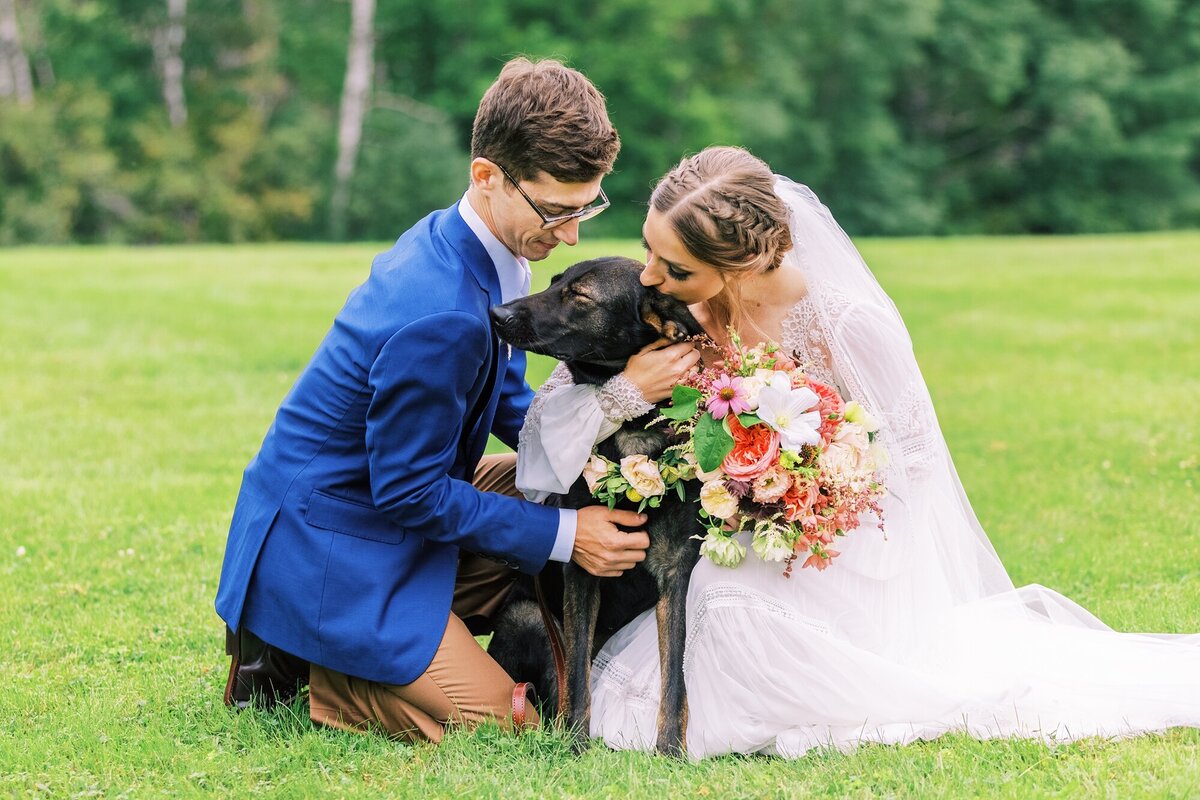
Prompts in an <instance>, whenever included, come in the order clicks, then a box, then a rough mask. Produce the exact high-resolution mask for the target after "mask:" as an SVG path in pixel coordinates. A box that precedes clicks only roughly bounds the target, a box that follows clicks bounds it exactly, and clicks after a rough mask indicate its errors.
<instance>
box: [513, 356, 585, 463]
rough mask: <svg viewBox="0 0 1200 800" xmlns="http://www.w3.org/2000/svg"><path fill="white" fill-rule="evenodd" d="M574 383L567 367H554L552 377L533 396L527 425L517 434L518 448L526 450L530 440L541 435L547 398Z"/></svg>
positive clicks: (559, 365)
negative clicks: (543, 407)
mask: <svg viewBox="0 0 1200 800" xmlns="http://www.w3.org/2000/svg"><path fill="white" fill-rule="evenodd" d="M572 384H574V381H573V380H572V379H571V371H570V370H569V369H567V365H566V364H563V363H562V362H559V364H558V365H557V366H555V367H554V371H553V372H551V373H550V377H549V378H546V382H545V383H543V384H542V385H541V386H540V387H539V388H538V390H537V393H536V394H534V396H533V401H532V402H531V403H530V404H529V410H528V411H527V412H525V423H524V424H523V425H522V426H521V432H520V433H519V434H517V446H518V447H520V448H522V449H524V448H525V447H526V444H527V442H528V441H529V440H530V439H533V438H535V437H538V436H540V435H541V420H542V406H544V405H545V404H546V398H547V397H549V396H550V393H551V392H553V391H554V390H555V389H559V388H561V387H563V386H571V385H572Z"/></svg>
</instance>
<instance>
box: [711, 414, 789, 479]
mask: <svg viewBox="0 0 1200 800" xmlns="http://www.w3.org/2000/svg"><path fill="white" fill-rule="evenodd" d="M726 419H727V420H729V432H730V433H732V434H733V450H731V451H730V453H729V455H727V456H725V461H724V462H722V463H721V469H722V470H724V472H725V474H726V475H728V476H729V477H731V478H733V479H734V480H742V481H749V480H754V479H755V478H757V477H758V476H759V475H761V474H763V473H764V472H766V471H767V469H768V468H769V467H770V466H771V465H772V464H774V463H775V461H776V460H777V459H778V458H779V434H778V433H776V432H775V431H773V430H771V428H770V427H768V426H767V425H765V424H764V423H761V422H760V423H758V424H756V425H751V426H750V427H749V428H747V427H745V426H744V425H742V423H741V422H740V421H739V420H738V418H737V416H736V415H734V414H730V415H728V416H727V417H726Z"/></svg>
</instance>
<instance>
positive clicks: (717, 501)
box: [700, 479, 738, 519]
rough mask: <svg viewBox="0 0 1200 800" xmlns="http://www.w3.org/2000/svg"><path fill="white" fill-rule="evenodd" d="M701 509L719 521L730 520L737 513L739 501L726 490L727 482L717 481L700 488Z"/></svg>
mask: <svg viewBox="0 0 1200 800" xmlns="http://www.w3.org/2000/svg"><path fill="white" fill-rule="evenodd" d="M700 507H701V508H703V509H704V510H705V511H707V512H708V513H709V514H712V515H713V516H714V517H716V518H717V519H729V518H730V517H732V516H733V515H734V514H736V513H737V511H738V501H737V498H736V497H734V496H733V495H731V494H730V493H729V490H728V489H726V488H725V481H723V480H720V479H717V480H711V481H709V482H708V483H706V484H704V485H703V486H701V487H700Z"/></svg>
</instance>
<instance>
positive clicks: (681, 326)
mask: <svg viewBox="0 0 1200 800" xmlns="http://www.w3.org/2000/svg"><path fill="white" fill-rule="evenodd" d="M641 312H642V321H643V322H645V323H646V324H647V325H649V326H650V327H651V328H654V330H656V331H658V333H659V335H660V336H662V337H663V338H664V339H667V340H668V341H672V342H682V341H683V340H684V339H686V338H688V337H689V336H699V335H700V334H702V333H704V329H703V328H701V327H700V323H699V322H696V318H695V317H693V316H692V312H690V311H688V307H687V306H686V305H684V304H683V303H681V302H680V301H678V300H676V299H675V298H674V297H671V296H670V295H666V294H663V293H662V292H658V291H655V290H654V289H647V290H646V291H645V294H644V295H643V296H642V306H641Z"/></svg>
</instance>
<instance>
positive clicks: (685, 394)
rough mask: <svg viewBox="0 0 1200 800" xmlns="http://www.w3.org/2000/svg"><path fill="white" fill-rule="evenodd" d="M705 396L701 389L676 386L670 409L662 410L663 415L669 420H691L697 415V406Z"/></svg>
mask: <svg viewBox="0 0 1200 800" xmlns="http://www.w3.org/2000/svg"><path fill="white" fill-rule="evenodd" d="M703 396H704V395H703V394H701V393H700V390H699V389H693V388H692V387H691V386H676V387H675V388H674V389H672V390H671V405H670V407H668V408H664V409H662V411H661V413H662V415H663V416H664V417H666V418H667V419H673V420H685V419H691V418H692V417H694V416H695V415H696V404H697V403H698V402H700V398H701V397H703Z"/></svg>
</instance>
